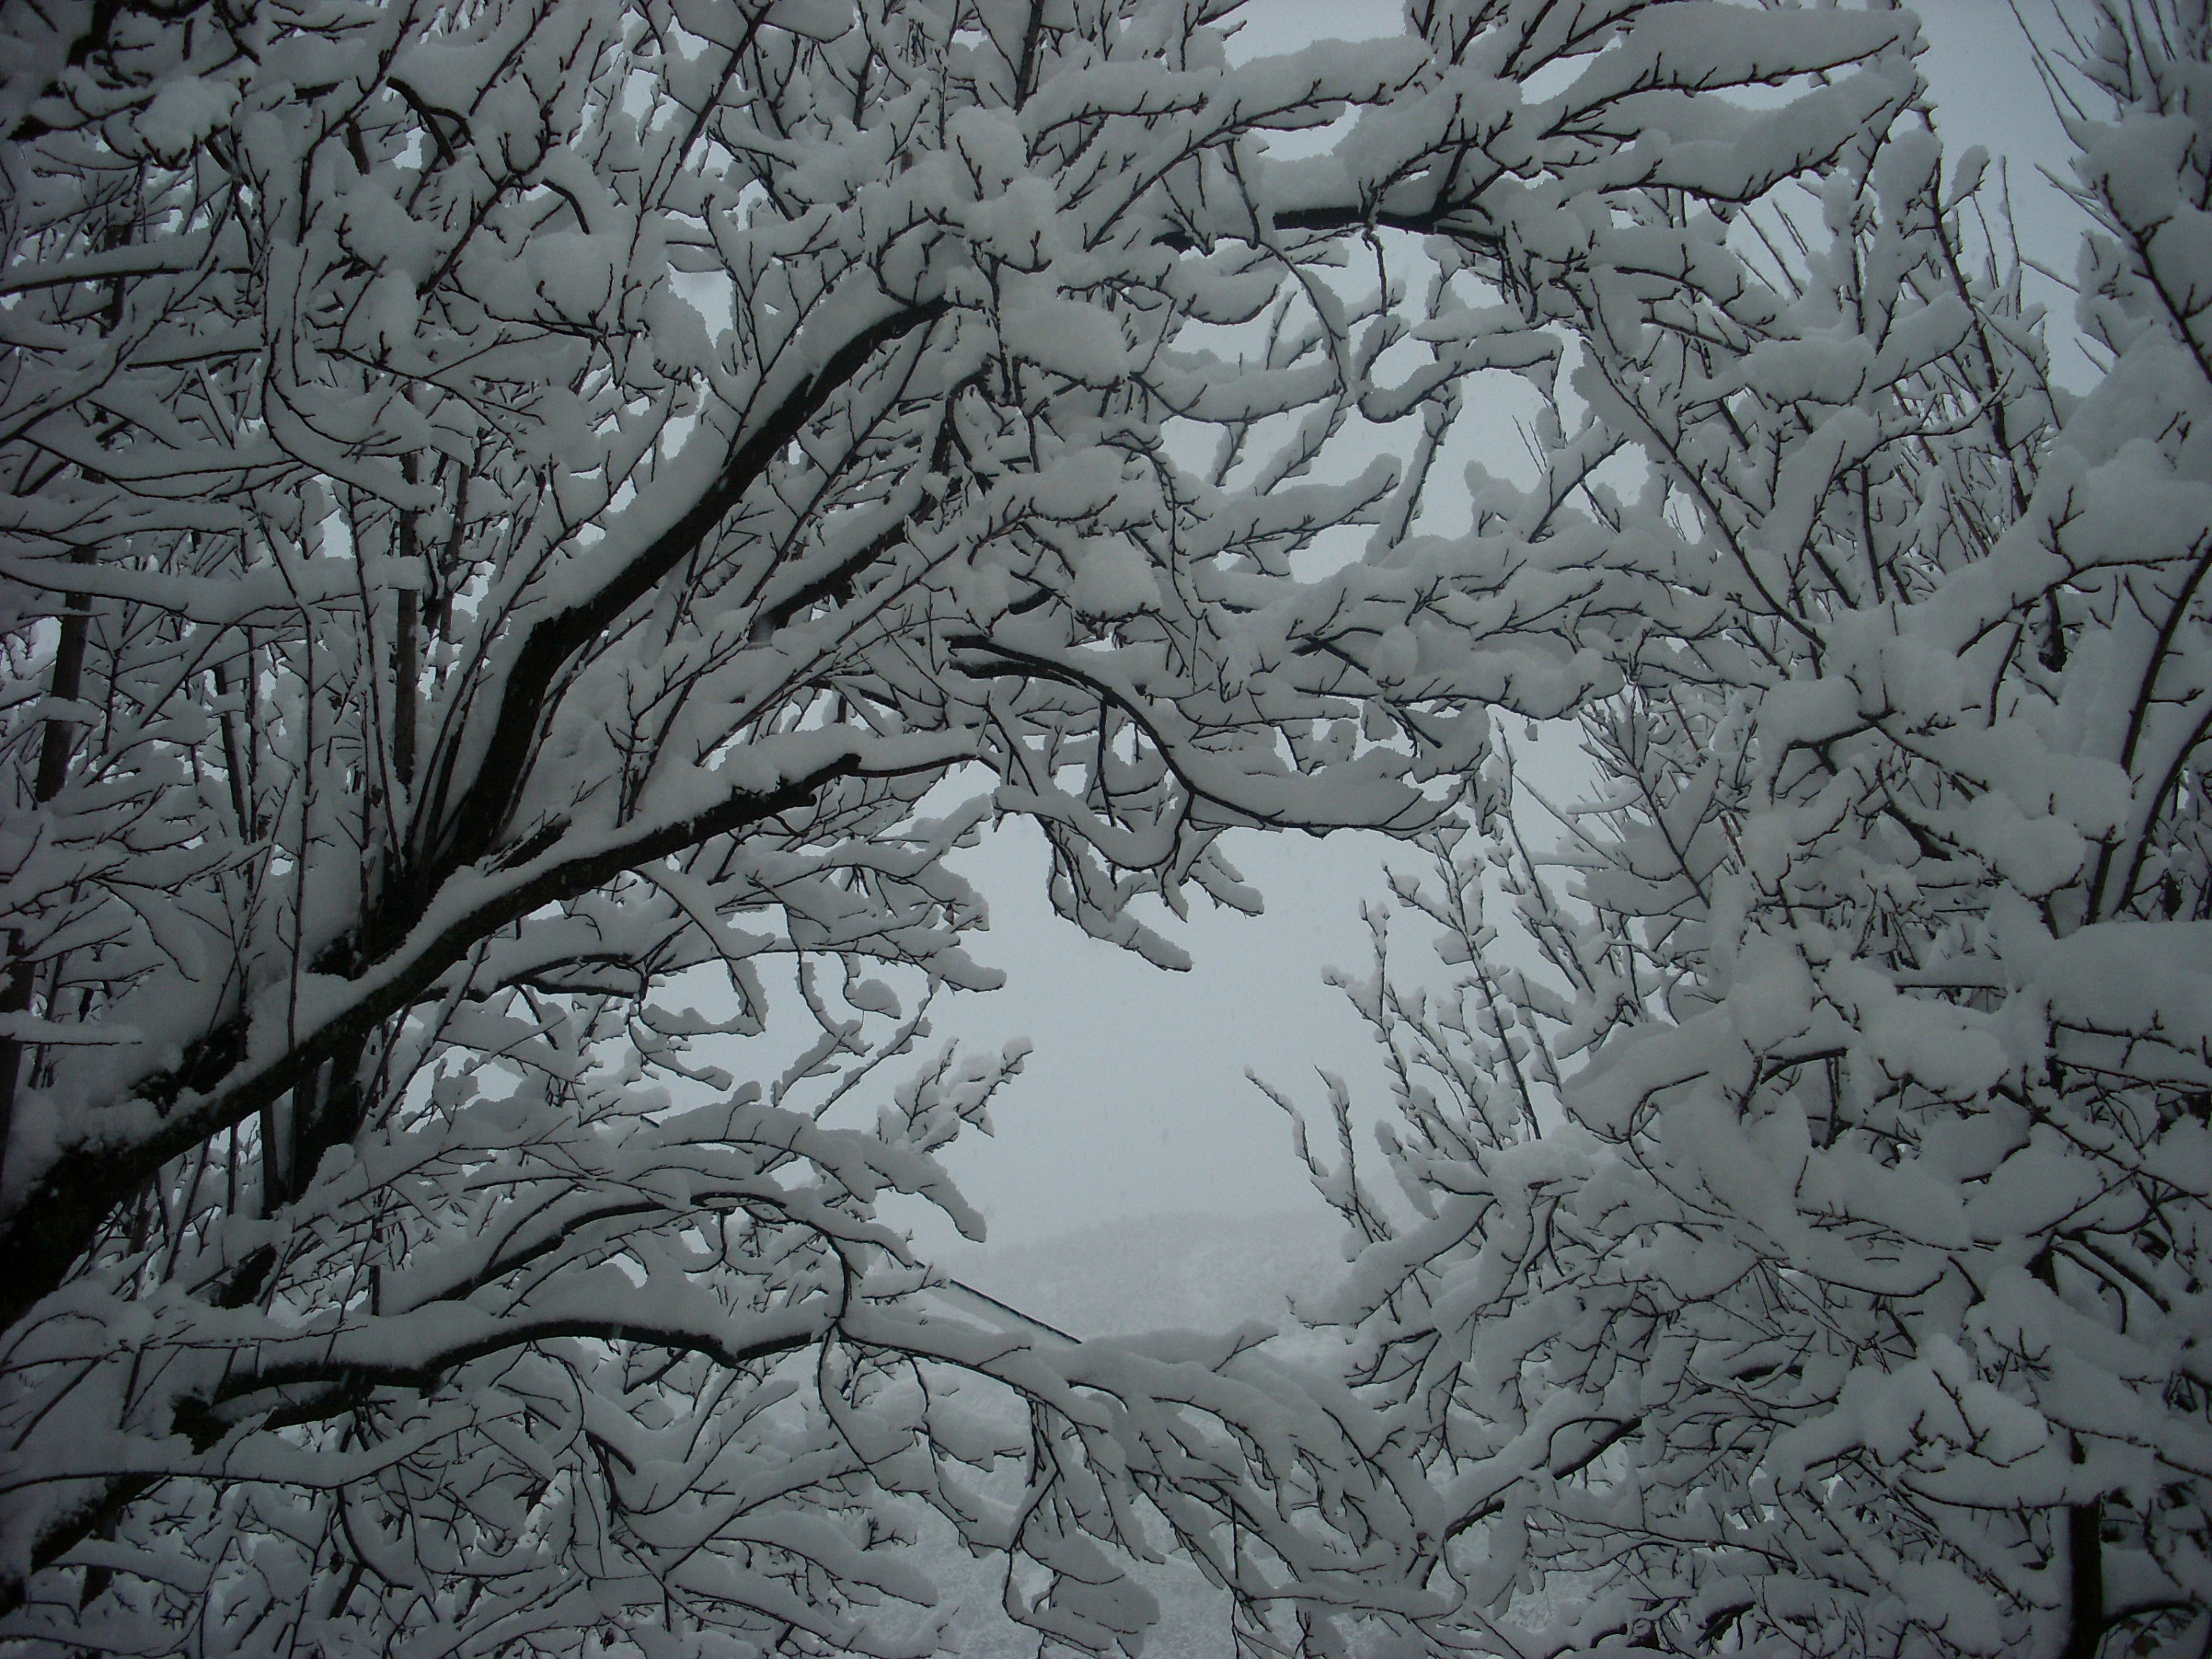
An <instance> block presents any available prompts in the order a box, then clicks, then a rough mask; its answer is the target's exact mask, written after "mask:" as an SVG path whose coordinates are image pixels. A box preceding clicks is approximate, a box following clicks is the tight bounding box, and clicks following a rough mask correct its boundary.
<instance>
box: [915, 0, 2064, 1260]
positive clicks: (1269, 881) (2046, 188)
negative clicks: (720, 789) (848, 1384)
mask: <svg viewBox="0 0 2212 1659" xmlns="http://www.w3.org/2000/svg"><path fill="white" fill-rule="evenodd" d="M2048 6H2049V0H2033V3H2032V4H2028V5H2024V7H2023V9H2024V10H2026V11H2027V15H2028V16H2029V18H2030V21H2032V22H2033V23H2036V24H2037V25H2038V26H2039V32H2040V31H2041V26H2042V25H2044V24H2045V23H2046V22H2047V21H2048V20H2049V18H2050V17H2051V12H2050V10H2049V9H2048ZM2037 8H2041V9H2037ZM2068 9H2069V15H2078V7H2077V6H2076V5H2075V0H2068ZM1918 10H1919V12H1920V15H1921V18H1922V21H1923V34H1924V37H1925V38H1926V40H1928V42H1929V56H1928V58H1927V60H1926V64H1925V67H1926V71H1927V74H1928V76H1929V80H1930V82H1932V84H1933V86H1934V88H1935V91H1936V99H1937V103H1938V112H1937V122H1938V125H1939V128H1940V129H1941V131H1942V133H1943V136H1944V138H1945V142H1946V145H1947V149H1949V150H1950V151H1951V152H1952V153H1953V154H1954V155H1955V154H1956V153H1957V152H1958V151H1960V150H1962V149H1964V148H1965V147H1966V145H1968V144H1971V143H1979V144H1982V145H1984V146H1985V147H1986V148H1987V149H1989V151H1990V155H1991V158H1992V161H2008V163H2009V166H2010V178H2011V184H2012V191H2013V197H2014V202H2015V209H2016V210H2017V213H2018V218H2019V224H2020V229H2021V240H2022V243H2023V246H2024V247H2025V249H2026V250H2027V252H2028V253H2029V254H2030V256H2031V257H2032V258H2036V259H2038V260H2039V261H2040V262H2041V263H2043V264H2046V265H2050V266H2052V267H2055V268H2056V269H2057V270H2060V271H2063V272H2066V273H2069V274H2070V272H2071V270H2072V269H2073V264H2074V258H2073V250H2074V244H2075V238H2076V236H2077V235H2078V233H2079V230H2080V228H2081V222H2082V221H2081V216H2080V214H2079V211H2078V210H2076V209H2075V207H2074V206H2073V204H2070V203H2069V202H2068V201H2067V200H2066V199H2065V198H2064V197H2062V196H2060V195H2059V194H2058V193H2057V191H2055V190H2053V189H2052V188H2051V186H2050V185H2048V184H2047V183H2046V182H2045V180H2043V179H2041V178H2040V177H2039V173H2038V170H2039V168H2040V167H2051V168H2055V169H2057V170H2060V171H2062V172H2063V167H2064V162H2065V158H2066V156H2067V155H2068V154H2069V147H2068V146H2067V144H2066V142H2065V138H2064V135H2063V131H2061V129H2060V127H2059V125H2058V123H2057V118H2055V116H2053V115H2052V113H2051V109H2050V106H2049V104H2048V102H2047V100H2046V99H2045V94H2044V91H2043V88H2042V86H2041V83H2040V82H2039V80H2038V79H2037V77H2036V75H2035V71H2034V68H2033V62H2032V60H2031V58H2030V56H2029V52H2028V50H2027V44H2026V42H2025V40H2023V38H2022V35H2021V28H2020V26H2019V24H2018V22H2017V21H2015V17H2014V15H2013V13H2012V11H2011V9H2010V8H2009V7H2008V5H2007V4H2006V3H2005V0H1923V3H1922V4H1921V5H1920V6H1919V7H1918ZM1251 13H1252V15H1253V16H1254V18H1255V23H1257V24H1259V25H1261V26H1262V27H1264V28H1265V30H1266V36H1265V38H1266V39H1267V40H1268V42H1269V43H1270V44H1271V45H1272V44H1276V43H1280V44H1283V45H1295V44H1297V43H1299V42H1300V41H1302V40H1310V39H1320V38H1330V37H1334V38H1345V37H1352V36H1357V35H1360V34H1371V33H1383V32H1386V31H1387V32H1395V29H1396V27H1397V19H1398V15H1399V9H1398V7H1397V5H1396V4H1395V3H1390V0H1254V3H1253V4H1252V6H1251ZM1254 33H1255V36H1257V35H1258V33H1259V30H1258V29H1257V28H1255V31H1254ZM2039 297H2040V298H2042V299H2043V300H2044V301H2045V303H2048V304H2051V307H2052V310H2053V312H2054V313H2055V314H2056V315H2057V317H2058V318H2060V319H2063V316H2064V314H2065V310H2066V296H2065V295H2063V292H2061V291H2060V290H2058V289H2057V288H2056V287H2055V286H2053V285H2051V284H2042V285H2041V287H2040V292H2039ZM2054 332H2059V331H2054ZM2062 372H2063V373H2065V374H2066V377H2067V378H2069V379H2073V380H2078V379H2080V378H2081V375H2082V374H2084V373H2086V370H2085V369H2084V368H2082V367H2081V365H2080V364H2079V363H2078V361H2077V362H2075V363H2074V364H2072V365H2069V366H2065V367H2063V368H2062ZM1484 459H1485V460H1486V463H1487V464H1490V465H1493V466H1494V467H1495V468H1496V470H1498V471H1501V472H1504V471H1508V470H1509V469H1510V466H1511V462H1512V458H1511V457H1510V456H1508V457H1504V458H1502V459H1500V460H1492V459H1491V458H1488V457H1485V458H1484ZM1455 476H1456V468H1454V469H1452V470H1451V471H1446V470H1445V469H1444V468H1443V466H1441V465H1440V466H1439V469H1438V472H1437V478H1438V482H1439V483H1440V484H1441V483H1443V482H1444V481H1445V480H1447V479H1449V478H1451V477H1455ZM1511 730H1512V732H1513V734H1514V735H1515V736H1516V737H1518V736H1519V735H1520V722H1518V721H1514V722H1512V723H1511ZM1228 845H1229V848H1230V856H1231V860H1232V861H1233V862H1235V863H1236V864H1237V866H1238V867H1239V868H1240V870H1242V872H1243V874H1244V875H1245V877H1246V878H1247V879H1248V880H1249V882H1250V883H1251V884H1253V885H1255V886H1256V887H1257V888H1258V889H1259V890H1261V892H1262V893H1263V894H1264V895H1265V896H1266V897H1267V914H1266V915H1264V916H1261V917H1259V918H1256V919H1255V918H1246V917H1243V916H1240V915H1234V914H1231V913H1227V912H1221V911H1213V910H1211V909H1209V908H1206V907H1205V905H1204V901H1203V900H1200V901H1199V902H1198V903H1197V904H1196V905H1194V908H1193V911H1192V915H1191V919H1190V921H1188V924H1176V923H1174V922H1173V921H1171V920H1170V921H1167V922H1166V923H1165V926H1164V931H1166V932H1168V933H1169V934H1170V937H1172V938H1174V939H1176V941H1177V942H1178V943H1180V944H1181V945H1182V946H1183V947H1184V948H1185V949H1186V950H1188V951H1189V953H1190V955H1191V957H1192V958H1193V962H1194V966H1193V968H1192V969H1191V970H1190V971H1189V972H1188V973H1186V974H1170V973H1164V972H1162V971H1160V970H1159V969H1154V968H1152V967H1150V966H1148V965H1147V964H1146V963H1143V962H1142V961H1140V960H1139V959H1138V958H1137V957H1133V956H1131V955H1129V954H1127V952H1124V951H1119V950H1116V949H1115V948H1113V947H1111V946H1109V945H1102V944H1100V943H1098V942H1097V941H1096V940H1093V939H1087V938H1085V937H1084V936H1083V935H1082V934H1081V933H1079V932H1078V931H1077V930H1076V929H1075V928H1074V927H1073V926H1071V925H1069V924H1067V923H1066V922H1062V921H1059V920H1058V919H1056V918H1055V917H1054V916H1053V915H1051V913H1050V910H1049V908H1048V906H1047V905H1046V903H1045V901H1044V896H1043V885H1044V883H1043V870H1044V854H1043V847H1042V838H1041V837H1039V836H1037V835H1036V831H1035V830H1034V829H1030V828H1029V827H1028V826H1026V825H1023V826H1019V827H1017V828H1012V829H1008V830H1006V831H1003V832H1001V833H1000V834H999V835H997V836H994V837H993V838H992V839H991V840H990V841H988V842H987V843H986V845H985V846H983V847H982V848H978V849H976V850H975V852H972V853H969V854H963V855H962V856H961V857H960V858H959V859H958V860H956V861H957V863H958V864H959V866H960V867H961V868H962V870H963V873H965V874H966V875H967V876H968V877H969V879H970V880H972V881H974V882H975V883H976V884H977V885H978V886H979V887H981V889H982V890H984V892H985V893H986V895H987V897H988V898H989V901H990V905H991V917H992V927H991V930H990V932H989V933H987V934H983V935H980V936H978V937H977V938H976V939H975V940H974V941H973V942H972V944H971V947H970V948H971V951H972V953H973V954H974V955H975V956H976V957H978V958H979V959H981V960H983V961H987V962H989V963H994V965H997V966H1000V967H1003V968H1005V969H1007V970H1008V973H1009V983H1008V985H1007V987H1006V989H1005V990H1003V991H1000V992H996V993H993V994H989V995H987V996H970V997H966V998H963V999H960V1000H957V1002H956V1003H955V1004H954V1005H953V1006H951V1007H949V1008H944V1005H940V1007H941V1008H944V1017H943V1018H939V1020H938V1022H937V1030H938V1035H939V1036H945V1035H951V1034H954V1033H957V1034H958V1035H959V1036H961V1037H962V1038H963V1042H969V1043H972V1044H975V1045H976V1046H978V1047H982V1046H991V1047H995V1046H996V1045H997V1044H998V1043H999V1042H1002V1041H1004V1040H1005V1039H1006V1038H1009V1037H1012V1036H1027V1037H1030V1038H1031V1039H1032V1040H1033V1041H1034V1042H1036V1051H1035V1052H1034V1054H1032V1055H1031V1057H1030V1062H1029V1066H1028V1069H1027V1071H1026V1073H1024V1076H1023V1077H1022V1078H1021V1079H1018V1081H1017V1083H1016V1084H1015V1085H1013V1086H1012V1088H1010V1089H1009V1090H1008V1091H1006V1093H1005V1094H1004V1095H1002V1096H1001V1097H1000V1103H999V1105H998V1107H997V1109H995V1111H994V1118H995V1120H996V1123H997V1127H998V1130H999V1133H998V1135H997V1137H996V1138H995V1139H983V1138H981V1137H968V1138H963V1140H962V1141H961V1142H959V1143H958V1144H957V1145H956V1146H953V1147H951V1149H949V1150H948V1152H947V1154H946V1157H945V1161H946V1163H947V1164H948V1165H949V1166H950V1168H951V1170H952V1172H953V1174H954V1176H955V1177H956V1178H957V1180H958V1181H959V1182H960V1184H961V1186H962V1188H963V1191H964V1192H965V1193H966V1194H967V1195H968V1198H969V1201H970V1202H971V1203H974V1204H975V1205H976V1206H977V1207H978V1208H980V1209H981V1211H982V1212H983V1213H984V1214H985V1216H986V1218H987V1220H988V1221H989V1224H990V1229H991V1237H992V1242H993V1243H994V1244H1000V1245H1005V1244H1014V1245H1019V1244H1023V1243H1033V1242H1036V1241H1038V1240H1041V1239H1045V1238H1049V1237H1054V1236H1055V1235H1058V1234H1060V1233H1064V1232H1067V1231H1073V1230H1075V1229H1078V1228H1081V1227H1086V1226H1091V1225H1097V1223H1100V1222H1103V1221H1109V1220H1114V1219H1116V1218H1129V1217H1135V1216H1141V1215H1146V1214H1152V1213H1158V1212H1209V1213H1216V1214H1237V1215H1255V1214H1261V1213H1265V1212H1278V1211H1283V1210H1289V1209H1294V1208H1300V1207H1305V1208H1310V1209H1311V1210H1312V1211H1313V1212H1314V1214H1315V1216H1316V1220H1317V1221H1318V1220H1319V1219H1320V1218H1321V1217H1322V1211H1321V1208H1320V1205H1319V1200H1317V1199H1316V1198H1315V1196H1314V1195H1313V1194H1312V1192H1311V1189H1310V1187H1309V1186H1308V1185H1307V1182H1306V1178H1305V1175H1304V1170H1302V1169H1301V1167H1300V1166H1299V1165H1298V1164H1297V1162H1296V1160H1295V1159H1294V1158H1293V1157H1292V1155H1291V1142H1290V1133H1289V1126H1288V1125H1287V1123H1286V1122H1285V1120H1284V1118H1283V1116H1282V1115H1281V1114H1280V1113H1279V1111H1278V1110H1276V1109H1275V1108H1274V1107H1273V1106H1272V1105H1271V1104H1269V1103H1268V1102H1267V1100H1265V1099H1264V1098H1263V1097H1261V1095H1260V1093H1259V1092H1258V1091H1256V1090H1255V1089H1254V1088H1253V1087H1252V1086H1251V1085H1250V1084H1249V1083H1248V1082H1247V1081H1246V1080H1245V1075H1244V1073H1245V1070H1246V1068H1247V1067H1248V1066H1249V1067H1251V1068H1253V1069H1255V1070H1257V1071H1258V1072H1260V1073H1261V1074H1263V1075H1264V1076H1266V1077H1267V1079H1269V1080H1270V1081H1271V1082H1272V1083H1273V1084H1275V1085H1277V1086H1278V1087H1280V1088H1282V1089H1284V1090H1285V1091H1287V1092H1289V1093H1290V1094H1291V1096H1292V1097H1293V1098H1296V1099H1298V1100H1300V1101H1301V1102H1302V1103H1304V1104H1306V1105H1307V1106H1309V1108H1317V1107H1319V1106H1320V1105H1321V1103H1322V1090H1321V1087H1320V1085H1319V1084H1318V1081H1317V1079H1316V1077H1315V1072H1316V1068H1317V1067H1325V1068H1327V1069H1329V1070H1333V1071H1335V1072H1338V1073H1342V1074H1344V1075H1345V1076H1346V1078H1347V1079H1349V1080H1350V1081H1352V1084H1353V1086H1354V1089H1355V1091H1356V1092H1357V1091H1359V1090H1360V1089H1361V1088H1362V1087H1363V1085H1364V1089H1365V1091H1366V1092H1367V1094H1368V1095H1369V1097H1370V1099H1375V1098H1379V1097H1380V1095H1381V1092H1382V1091H1381V1089H1380V1086H1379V1076H1380V1073H1379V1071H1378V1069H1377V1066H1376V1058H1375V1056H1376V1048H1375V1046H1374V1044H1373V1042H1372V1041H1371V1039H1370V1037H1369V1036H1368V1035H1367V1033H1366V1031H1365V1030H1364V1027H1362V1026H1361V1025H1360V1024H1359V1022H1358V1019H1357V1018H1355V1017H1354V1016H1353V1014H1352V1012H1351V1010H1350V1009H1349V1008H1348V1007H1347V1006H1346V1004H1345V1002H1344V1000H1343V999H1342V997H1341V995H1340V994H1338V993H1337V992H1334V991H1333V990H1330V989H1328V987H1325V986H1324V985H1323V984H1322V969H1323V968H1324V967H1325V966H1326V965H1328V964H1341V965H1342V966H1344V967H1346V968H1348V969H1357V970H1360V971H1364V969H1365V968H1366V966H1367V963H1368V957H1369V951H1368V942H1367V933H1366V930H1365V927H1364V925H1363V923H1362V922H1361V921H1360V916H1359V908H1360V902H1361V901H1362V899H1363V898H1374V897H1376V896H1379V895H1381V894H1382V892H1383V878H1382V874H1381V864H1382V860H1383V857H1384V856H1385V855H1386V854H1388V855H1389V856H1391V857H1393V858H1394V860H1396V861H1398V862H1401V863H1411V862H1414V861H1418V860H1419V854H1416V853H1414V852H1413V851H1412V850H1411V849H1407V848H1393V847H1392V845H1391V844H1390V843H1389V842H1386V841H1385V840H1384V839H1383V837H1380V836H1371V835H1350V836H1334V837H1331V838H1330V839H1329V840H1328V842H1326V843H1323V842H1318V841H1316V840H1314V839H1312V838H1310V837H1306V836H1261V835H1257V834H1243V835H1239V836H1234V837H1232V838H1231V841H1230V842H1229V843H1228ZM1406 944H1407V946H1408V947H1411V948H1407V949H1406V950H1405V951H1404V956H1403V961H1404V964H1405V966H1406V967H1407V969H1409V970H1411V971H1417V972H1418V971H1421V970H1422V969H1424V968H1425V969H1426V970H1427V971H1428V972H1430V973H1431V974H1437V975H1440V974H1441V973H1442V972H1443V970H1442V969H1440V968H1439V967H1438V965H1437V963H1436V960H1435V957H1434V956H1433V954H1432V953H1431V952H1430V951H1428V950H1427V949H1426V947H1425V945H1421V944H1419V942H1418V941H1417V940H1415V939H1407V941H1406ZM1417 964H1418V965H1417ZM1370 1147H1371V1142H1370V1143H1369V1144H1368V1146H1363V1148H1362V1152H1363V1153H1364V1152H1367V1151H1368V1150H1369V1148H1370ZM1373 1167H1374V1172H1375V1173H1376V1175H1377V1176H1380V1175H1382V1174H1383V1171H1382V1169H1381V1164H1380V1159H1379V1158H1376V1161H1375V1164H1374V1166H1373ZM1385 1184H1386V1185H1387V1184H1388V1183H1387V1180H1386V1182H1385ZM918 1209H919V1206H912V1207H910V1208H893V1209H890V1210H888V1211H887V1214H888V1215H890V1217H892V1218H895V1219H896V1220H897V1221H899V1222H901V1223H903V1224H907V1225H915V1226H916V1228H917V1231H918V1233H919V1235H920V1237H921V1242H922V1243H923V1244H924V1245H925V1247H927V1248H929V1249H942V1248H943V1247H944V1246H945V1244H947V1243H950V1242H951V1237H952V1236H951V1231H950V1229H949V1228H947V1227H946V1226H945V1225H944V1224H943V1223H942V1222H941V1221H936V1220H934V1219H933V1218H930V1217H927V1216H923V1215H921V1214H918V1213H916V1212H917V1211H918Z"/></svg>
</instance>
